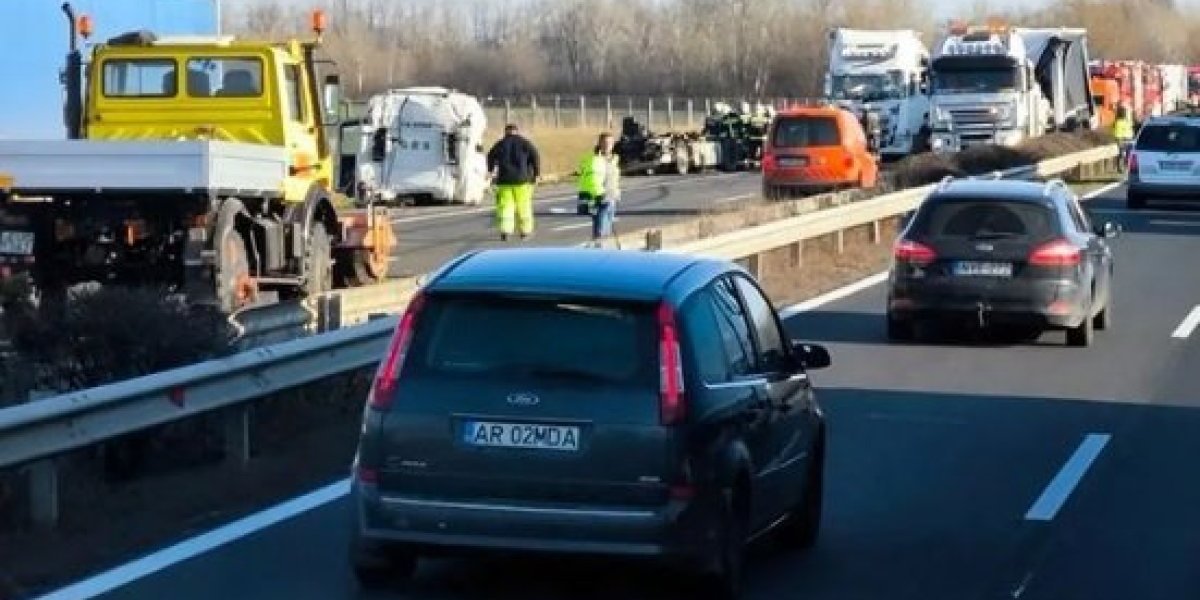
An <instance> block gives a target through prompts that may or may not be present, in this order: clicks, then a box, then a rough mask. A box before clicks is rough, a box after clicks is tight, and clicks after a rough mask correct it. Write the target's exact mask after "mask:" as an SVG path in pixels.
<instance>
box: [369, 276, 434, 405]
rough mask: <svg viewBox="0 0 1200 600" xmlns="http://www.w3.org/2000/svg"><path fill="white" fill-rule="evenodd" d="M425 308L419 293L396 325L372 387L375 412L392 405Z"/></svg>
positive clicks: (371, 401) (371, 400) (372, 403)
mask: <svg viewBox="0 0 1200 600" xmlns="http://www.w3.org/2000/svg"><path fill="white" fill-rule="evenodd" d="M424 306H425V295H424V294H423V293H421V292H420V291H418V292H417V293H416V295H415V296H413V297H412V300H409V301H408V308H406V309H404V316H403V317H400V323H399V324H398V325H396V331H395V333H393V334H392V340H391V342H389V343H388V349H387V354H385V355H384V357H383V361H382V362H380V363H379V368H378V369H377V370H376V371H375V382H374V385H373V386H371V398H370V401H369V402H370V406H371V408H373V409H375V410H387V408H388V407H389V406H391V404H392V398H393V396H394V395H395V392H396V382H397V381H399V380H400V369H402V368H403V367H404V357H405V355H407V354H408V346H409V344H411V343H412V336H413V329H414V328H415V327H416V323H417V316H418V315H419V314H420V313H421V308H422V307H424Z"/></svg>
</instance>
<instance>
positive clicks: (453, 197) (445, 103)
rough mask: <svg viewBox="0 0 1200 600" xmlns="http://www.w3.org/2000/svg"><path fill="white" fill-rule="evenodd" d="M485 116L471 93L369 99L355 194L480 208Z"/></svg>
mask: <svg viewBox="0 0 1200 600" xmlns="http://www.w3.org/2000/svg"><path fill="white" fill-rule="evenodd" d="M486 129H487V117H486V115H485V114H484V110H483V106H482V105H481V104H480V103H479V100H477V99H476V98H475V97H474V96H469V95H467V94H463V93H460V92H456V91H453V90H450V89H447V88H442V87H410V88H402V89H393V90H388V91H387V92H384V93H381V94H378V95H375V96H372V97H371V98H370V100H368V103H367V114H366V117H365V118H364V119H363V123H362V125H361V126H358V127H356V128H355V129H354V130H353V131H347V132H344V135H346V140H347V142H348V143H350V144H355V145H357V150H358V158H357V160H356V161H355V162H356V164H357V166H356V180H357V181H356V183H357V186H356V187H357V196H358V197H359V199H360V200H364V199H366V198H373V199H375V200H376V201H377V202H383V203H394V202H400V201H406V200H408V201H414V202H421V201H432V202H445V203H451V204H472V205H474V204H479V203H480V202H481V201H482V199H483V197H484V195H485V193H486V191H487V186H488V181H487V157H486V155H485V154H484V152H485V150H484V147H483V142H484V140H483V136H484V131H485V130H486Z"/></svg>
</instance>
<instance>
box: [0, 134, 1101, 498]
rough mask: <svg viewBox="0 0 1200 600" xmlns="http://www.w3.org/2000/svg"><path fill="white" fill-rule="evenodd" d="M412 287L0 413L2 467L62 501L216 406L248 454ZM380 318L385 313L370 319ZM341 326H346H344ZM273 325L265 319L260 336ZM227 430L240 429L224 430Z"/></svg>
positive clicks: (830, 214) (918, 192)
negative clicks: (161, 433) (135, 442)
mask: <svg viewBox="0 0 1200 600" xmlns="http://www.w3.org/2000/svg"><path fill="white" fill-rule="evenodd" d="M1116 156H1117V148H1116V146H1103V147H1098V148H1094V149H1091V150H1086V151H1083V152H1077V153H1074V154H1071V155H1067V156H1063V157H1059V158H1055V159H1050V160H1047V161H1043V162H1041V163H1038V164H1037V165H1033V166H1028V167H1021V168H1017V169H1009V170H1007V171H1002V172H998V173H994V174H991V175H989V176H990V177H1007V178H1032V177H1038V176H1041V177H1044V176H1051V175H1056V174H1060V173H1064V172H1067V171H1072V170H1076V169H1080V170H1086V169H1089V168H1093V167H1095V166H1097V165H1101V166H1105V167H1107V166H1108V165H1109V164H1110V163H1111V162H1112V160H1113V159H1114V158H1115V157H1116ZM985 177H987V176H985ZM934 185H936V184H934ZM934 185H928V186H922V187H919V188H914V189H909V190H904V191H900V192H896V193H892V194H885V195H882V196H877V197H875V198H871V199H867V200H863V201H860V202H855V203H852V204H846V205H842V206H837V207H834V208H829V209H824V210H820V211H815V212H811V213H808V214H804V215H801V216H798V217H792V218H788V219H783V220H779V221H775V222H771V223H767V224H764V225H759V226H755V227H749V228H745V229H741V230H738V231H734V232H732V233H728V234H723V235H717V236H714V237H710V238H707V239H701V240H696V241H691V242H685V243H681V244H678V245H674V244H673V245H669V246H668V247H666V248H665V249H666V250H669V251H672V252H679V253H688V254H698V255H706V256H714V257H720V258H726V259H731V260H738V259H748V260H749V263H750V268H751V270H752V271H754V272H755V273H756V274H757V266H756V264H757V259H756V257H758V256H759V255H760V254H762V253H764V252H768V251H772V250H775V249H779V248H783V247H787V246H789V245H794V244H798V243H802V242H803V241H804V240H808V239H812V238H815V237H819V236H822V235H827V234H830V233H837V232H842V231H845V230H847V229H851V228H855V227H860V226H863V225H869V224H876V225H878V224H879V223H880V222H881V221H882V220H884V219H887V218H892V217H896V216H900V215H903V214H905V213H907V212H908V211H911V210H912V209H913V208H915V207H916V206H917V205H918V204H919V203H920V202H921V199H922V198H923V197H924V195H925V194H927V193H928V192H929V191H930V189H931V188H932V187H934ZM878 236H879V233H878V229H876V230H875V236H874V238H873V240H874V241H876V242H878V241H879V239H878ZM646 237H647V246H648V247H642V248H634V249H636V250H648V249H658V248H651V247H649V246H652V245H653V244H652V243H651V241H650V238H651V237H652V236H650V235H647V236H646ZM416 288H417V284H416V280H413V279H409V280H401V281H398V282H393V283H391V284H388V285H382V286H371V287H370V288H356V289H350V290H344V291H339V292H333V293H330V294H326V295H323V296H321V297H319V298H316V299H315V300H314V301H312V302H313V306H312V307H311V312H312V313H313V314H316V315H317V317H316V319H315V321H313V320H311V319H310V321H309V322H308V323H306V324H305V325H304V326H305V327H308V328H310V329H315V330H317V331H323V332H325V333H323V334H322V335H310V336H307V337H303V338H301V339H292V340H290V341H285V342H282V343H278V344H273V345H268V346H264V347H260V348H256V349H253V350H248V351H244V352H241V353H239V354H236V355H233V356H230V357H227V358H222V359H218V360H212V361H208V362H203V363H198V364H194V365H189V366H187V367H183V368H179V369H174V370H171V371H165V372H162V373H157V374H153V375H148V376H144V377H139V378H136V379H131V380H127V381H121V382H117V383H112V384H109V385H105V386H100V387H96V388H91V389H86V390H81V391H76V392H71V393H68V394H62V395H58V396H53V397H48V398H44V399H41V400H37V401H35V402H29V403H26V404H21V405H17V406H14V407H10V408H5V409H0V468H4V467H10V466H14V465H21V464H26V463H31V462H34V461H40V462H37V463H36V464H34V468H33V469H31V471H30V472H31V475H32V476H33V477H34V478H35V479H37V480H38V481H40V483H38V484H36V485H31V486H30V489H31V490H32V491H33V492H32V493H34V494H38V496H37V497H36V498H34V499H33V504H34V505H35V506H36V505H41V504H45V503H50V504H51V505H56V503H57V495H56V494H57V492H56V490H57V485H56V484H55V483H54V482H55V481H56V480H55V471H54V465H53V461H52V458H53V457H54V456H56V455H58V454H62V453H64V452H67V451H70V450H73V449H77V448H80V447H83V446H88V445H92V444H96V443H100V442H105V441H108V440H111V439H113V438H116V437H117V436H121V435H124V434H128V433H132V432H136V431H139V430H142V429H146V428H149V427H153V426H155V425H161V424H164V423H168V422H172V421H176V420H180V419H185V418H188V417H193V416H196V415H199V414H202V413H207V412H209V411H214V410H218V409H229V412H228V414H229V415H230V416H229V425H228V427H227V428H226V432H227V440H226V445H227V451H229V453H230V454H231V455H232V456H234V457H235V458H236V459H237V460H241V461H246V460H248V457H249V445H248V439H249V434H248V428H249V418H248V413H247V411H246V409H247V408H248V407H249V406H250V403H252V402H254V401H255V400H257V399H260V398H263V397H264V396H266V395H268V394H272V393H275V392H279V391H284V390H288V389H295V388H298V387H300V386H304V385H305V384H308V383H311V382H314V381H317V380H320V379H323V378H326V377H331V376H335V375H339V374H344V373H350V372H353V371H355V370H358V369H363V368H369V367H372V366H373V365H374V364H376V363H377V362H378V360H379V359H380V357H381V355H382V353H383V351H384V349H385V346H386V344H387V341H388V338H389V335H390V332H391V330H392V328H393V327H394V326H395V323H396V318H395V317H394V316H391V317H388V316H386V315H388V314H394V313H398V312H400V311H402V310H403V309H404V306H405V305H406V304H407V302H408V299H409V298H411V296H412V293H413V292H414V291H415V290H416ZM306 310H307V309H306ZM379 316H383V317H384V318H379V319H375V318H374V317H379ZM275 317H276V321H275V323H276V325H279V324H280V323H282V324H283V325H279V327H280V328H288V327H294V326H295V323H294V322H293V321H294V319H293V320H291V321H290V320H289V318H291V317H289V316H288V315H285V314H282V313H281V314H280V315H276V316H275ZM267 321H269V319H268V320H267ZM267 321H264V323H265V322H267ZM345 326H349V327H346V328H342V327H345ZM270 329H271V327H270V326H267V325H264V326H262V327H261V328H260V331H258V334H264V333H265V332H267V330H270ZM230 432H232V433H233V435H228V434H229V433H230ZM42 512H43V513H44V514H52V515H53V514H56V512H55V511H42Z"/></svg>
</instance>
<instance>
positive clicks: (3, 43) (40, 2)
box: [0, 0, 230, 138]
mask: <svg viewBox="0 0 1200 600" xmlns="http://www.w3.org/2000/svg"><path fill="white" fill-rule="evenodd" d="M225 1H226V2H227V3H228V2H229V1H230V0H225ZM71 4H72V5H73V6H74V7H75V10H76V11H77V12H80V13H87V14H89V15H91V16H92V21H93V23H94V26H95V28H96V32H95V34H94V36H93V39H95V40H104V39H108V38H110V37H112V36H113V35H116V34H119V33H123V32H126V31H130V30H133V29H142V28H146V29H151V30H153V31H155V32H157V33H161V34H180V33H212V32H214V31H215V27H216V22H215V18H214V12H213V7H214V6H215V0H72V1H71ZM61 5H62V0H0V48H3V49H6V50H8V51H4V52H0V81H5V82H20V83H19V85H14V86H13V89H10V90H8V91H7V92H6V93H5V94H4V102H3V109H4V110H0V137H10V138H61V137H63V125H62V88H61V86H59V83H58V74H59V71H60V70H61V69H62V66H63V61H64V58H65V56H66V53H67V19H66V17H65V16H63V14H62V11H61V10H60V8H59V7H60V6H61ZM12 48H20V49H21V51H20V52H13V51H11V50H9V49H12ZM18 90H19V91H18Z"/></svg>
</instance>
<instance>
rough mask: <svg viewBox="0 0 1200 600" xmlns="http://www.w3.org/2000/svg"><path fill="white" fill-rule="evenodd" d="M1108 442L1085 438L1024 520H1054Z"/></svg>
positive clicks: (1096, 437) (1097, 437)
mask: <svg viewBox="0 0 1200 600" xmlns="http://www.w3.org/2000/svg"><path fill="white" fill-rule="evenodd" d="M1110 439H1112V436H1111V435H1109V434H1107V433H1089V434H1087V435H1086V436H1085V437H1084V438H1083V441H1082V442H1080V443H1079V447H1078V448H1076V449H1075V453H1074V454H1072V455H1071V458H1068V459H1067V462H1066V463H1065V464H1063V466H1062V468H1061V469H1059V471H1058V474H1057V475H1055V476H1054V479H1051V480H1050V483H1049V484H1047V485H1046V489H1044V490H1042V495H1041V496H1039V497H1038V499H1037V500H1036V501H1034V503H1033V506H1030V507H1029V511H1028V512H1026V513H1025V520H1026V521H1051V520H1053V519H1054V516H1055V515H1057V514H1058V510H1059V509H1060V508H1062V505H1063V504H1064V503H1066V501H1067V498H1068V497H1070V495H1071V492H1073V491H1075V486H1077V485H1079V481H1080V480H1081V479H1083V476H1084V475H1085V474H1087V471H1088V468H1090V467H1091V466H1092V463H1093V462H1095V461H1096V458H1097V457H1098V456H1100V452H1101V451H1102V450H1104V446H1105V445H1107V444H1108V441H1109V440H1110Z"/></svg>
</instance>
